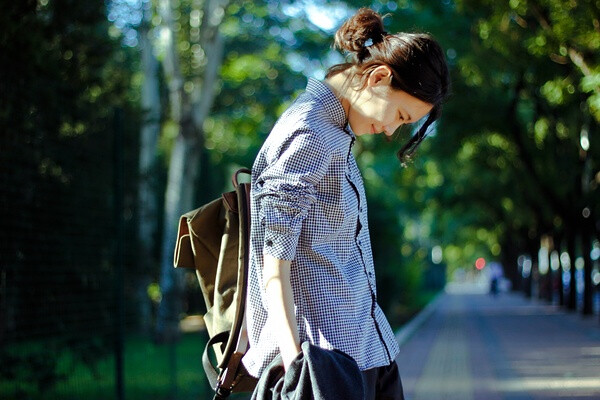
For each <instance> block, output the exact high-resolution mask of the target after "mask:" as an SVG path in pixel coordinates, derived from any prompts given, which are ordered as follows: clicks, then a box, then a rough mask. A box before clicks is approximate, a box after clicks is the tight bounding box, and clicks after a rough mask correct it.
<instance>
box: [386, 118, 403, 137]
mask: <svg viewBox="0 0 600 400" xmlns="http://www.w3.org/2000/svg"><path fill="white" fill-rule="evenodd" d="M400 126H402V121H395V122H392V123H391V124H389V125H386V126H384V129H385V133H386V135H388V136H391V135H392V134H393V133H394V132H396V130H397V129H398V128H400Z"/></svg>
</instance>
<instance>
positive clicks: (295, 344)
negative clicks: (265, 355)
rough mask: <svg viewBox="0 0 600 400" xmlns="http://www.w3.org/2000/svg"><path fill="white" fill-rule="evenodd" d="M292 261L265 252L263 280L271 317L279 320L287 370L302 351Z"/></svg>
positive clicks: (281, 345)
mask: <svg viewBox="0 0 600 400" xmlns="http://www.w3.org/2000/svg"><path fill="white" fill-rule="evenodd" d="M290 265H291V262H290V261H286V260H279V259H277V258H275V257H273V256H270V255H268V254H264V269H263V281H264V282H265V291H266V293H267V306H268V308H269V310H268V311H269V318H272V319H273V320H274V321H277V324H278V326H279V332H278V334H277V341H278V344H279V351H280V352H281V358H282V360H283V365H284V367H285V369H286V370H287V369H288V367H289V365H290V364H291V363H292V361H293V360H294V358H296V356H297V355H298V353H300V338H299V335H298V324H296V315H295V313H294V296H293V294H292V285H291V284H290Z"/></svg>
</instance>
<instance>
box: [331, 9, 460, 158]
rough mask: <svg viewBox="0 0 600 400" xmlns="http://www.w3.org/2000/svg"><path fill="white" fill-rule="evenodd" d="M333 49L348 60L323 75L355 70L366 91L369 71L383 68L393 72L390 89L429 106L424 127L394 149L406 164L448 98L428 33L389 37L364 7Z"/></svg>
mask: <svg viewBox="0 0 600 400" xmlns="http://www.w3.org/2000/svg"><path fill="white" fill-rule="evenodd" d="M334 46H335V47H337V48H338V49H340V50H345V51H347V52H348V53H349V54H350V57H349V60H348V62H346V63H343V64H338V65H334V66H333V67H331V68H330V69H329V71H328V72H327V77H331V76H333V75H336V74H338V73H340V72H343V71H346V70H347V69H349V68H351V67H355V70H356V75H357V76H360V77H361V81H362V84H363V87H364V85H366V81H367V78H368V76H369V73H370V72H371V71H372V70H374V69H375V68H377V67H378V66H380V65H387V66H389V67H390V69H391V70H392V80H391V86H392V87H393V88H394V89H399V90H402V91H404V92H406V93H408V94H410V95H412V96H414V97H416V98H417V99H419V100H422V101H424V102H426V103H429V104H431V105H433V108H432V110H431V112H430V113H429V115H428V117H427V119H426V120H425V123H423V125H421V127H420V128H419V130H418V131H417V132H416V133H415V134H414V135H413V136H412V137H411V138H410V139H409V141H408V143H406V144H405V145H404V146H403V147H402V148H401V149H400V150H399V151H398V158H399V159H400V161H401V162H403V163H404V162H405V161H407V160H408V159H410V158H411V156H412V154H413V153H414V152H415V150H416V149H417V147H418V146H419V144H420V143H421V142H422V141H423V139H424V138H425V136H426V135H427V130H428V128H429V126H430V125H431V124H432V123H433V122H434V121H435V120H437V119H438V118H439V116H440V115H441V111H442V103H443V101H444V100H445V99H446V97H447V96H448V95H449V87H450V78H449V73H448V66H447V65H446V59H445V57H444V52H443V50H442V48H441V47H440V45H439V44H438V43H437V42H436V41H435V40H434V39H433V38H432V37H431V36H430V35H428V34H423V33H402V32H400V33H396V34H388V33H387V32H386V31H385V30H384V28H383V18H382V17H381V15H379V14H378V13H376V12H375V11H373V10H371V9H368V8H361V9H359V10H358V11H357V12H356V14H355V15H354V16H352V17H351V18H350V19H348V20H347V21H346V22H345V23H344V24H343V25H342V26H341V27H340V29H338V31H337V32H336V33H335V41H334Z"/></svg>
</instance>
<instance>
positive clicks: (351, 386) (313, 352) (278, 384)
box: [252, 342, 364, 400]
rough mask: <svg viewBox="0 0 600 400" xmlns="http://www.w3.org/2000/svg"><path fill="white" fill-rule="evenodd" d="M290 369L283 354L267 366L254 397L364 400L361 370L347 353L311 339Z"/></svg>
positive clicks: (267, 399)
mask: <svg viewBox="0 0 600 400" xmlns="http://www.w3.org/2000/svg"><path fill="white" fill-rule="evenodd" d="M301 348H302V351H301V352H300V354H298V356H297V357H296V358H295V359H294V361H292V363H291V365H290V367H289V368H288V370H287V371H285V370H284V368H283V362H282V360H281V356H279V355H278V356H277V357H275V359H274V360H273V361H272V362H271V363H270V364H269V365H268V367H267V368H266V369H265V371H264V372H263V373H262V375H261V376H260V379H259V381H258V385H257V386H256V389H255V390H254V392H253V393H252V400H305V399H306V400H308V399H314V400H341V399H343V400H362V399H363V396H364V388H363V381H362V373H361V371H360V369H359V368H358V365H357V364H356V361H354V359H352V357H350V356H349V355H347V354H346V353H344V352H342V351H339V350H325V349H322V348H320V347H317V346H313V345H312V344H310V343H309V342H304V343H302V346H301Z"/></svg>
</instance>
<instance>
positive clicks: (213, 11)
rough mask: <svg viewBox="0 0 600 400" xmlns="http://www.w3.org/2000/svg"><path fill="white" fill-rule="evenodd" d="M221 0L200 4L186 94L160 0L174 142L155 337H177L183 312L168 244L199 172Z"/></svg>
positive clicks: (168, 16) (167, 10)
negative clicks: (200, 56) (198, 57)
mask: <svg viewBox="0 0 600 400" xmlns="http://www.w3.org/2000/svg"><path fill="white" fill-rule="evenodd" d="M226 4H227V2H226V1H220V0H208V1H206V2H205V4H204V10H203V11H204V12H203V15H204V18H203V21H202V34H201V38H200V40H199V42H200V43H201V44H202V47H203V50H204V57H205V58H206V62H205V63H204V64H203V65H204V67H203V71H202V73H200V71H199V74H198V76H199V75H201V76H202V79H199V78H196V79H194V83H195V84H194V92H193V94H192V96H191V97H190V96H188V95H187V94H186V93H185V91H184V90H183V88H184V77H183V74H182V72H181V68H180V65H179V56H178V54H177V50H176V49H177V46H176V44H177V43H176V32H175V29H174V21H173V18H172V8H171V7H172V4H171V1H170V0H161V2H160V11H161V16H162V20H163V22H164V24H165V27H166V28H167V30H168V40H167V45H166V48H165V50H166V51H165V61H164V63H163V65H164V67H165V75H166V78H167V83H168V86H169V93H170V96H169V98H170V109H171V118H172V120H173V121H174V122H175V123H176V125H177V129H178V132H177V136H176V139H175V146H174V148H173V152H172V154H171V160H170V165H169V175H168V182H167V191H166V198H165V210H164V215H165V217H164V232H163V245H162V257H161V276H160V287H161V293H162V301H161V304H160V307H159V313H158V320H157V329H156V333H157V338H158V339H160V340H163V341H165V340H167V341H168V340H173V339H176V338H177V337H178V336H179V318H180V317H181V314H182V311H183V289H184V280H183V276H182V272H181V271H177V270H175V269H174V268H173V248H174V245H175V240H176V238H175V236H176V233H177V223H178V219H179V216H180V215H181V214H182V213H184V212H186V211H189V210H191V209H192V208H194V206H196V205H195V204H193V200H194V185H195V183H196V181H197V177H198V174H199V172H200V168H201V167H202V166H201V165H200V158H201V150H202V145H203V143H204V138H203V130H202V126H203V124H204V120H205V118H206V116H207V115H208V112H209V110H210V108H211V107H212V104H213V101H214V93H215V91H214V88H215V82H216V80H217V74H218V70H219V66H220V65H221V60H222V54H223V40H222V39H221V37H220V35H219V32H218V27H219V25H220V23H221V22H222V19H223V16H224V13H225V11H224V10H225V6H226Z"/></svg>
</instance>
